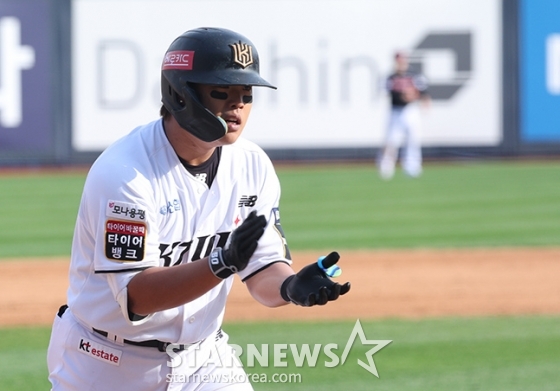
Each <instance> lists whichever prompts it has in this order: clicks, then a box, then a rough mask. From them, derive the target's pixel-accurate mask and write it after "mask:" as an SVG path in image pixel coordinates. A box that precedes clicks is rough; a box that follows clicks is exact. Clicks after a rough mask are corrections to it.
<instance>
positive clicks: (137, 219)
mask: <svg viewBox="0 0 560 391" xmlns="http://www.w3.org/2000/svg"><path fill="white" fill-rule="evenodd" d="M279 199H280V185H279V181H278V177H277V175H276V173H275V170H274V168H273V166H272V163H271V161H270V159H269V158H268V156H267V155H266V154H265V153H264V151H262V149H261V148H259V147H258V146H256V145H255V144H253V143H252V142H250V141H247V140H245V139H243V138H240V139H238V140H237V142H236V143H234V144H233V145H227V146H224V147H223V148H222V154H221V160H220V163H219V169H218V171H217V174H216V177H215V178H214V181H213V183H212V185H211V187H210V188H208V186H207V185H206V184H205V183H204V182H201V181H200V180H199V179H196V178H195V177H194V176H193V175H191V174H190V173H189V172H188V171H187V170H186V169H185V168H184V167H183V165H182V164H181V162H180V161H179V158H178V157H177V154H176V153H175V151H174V150H173V148H172V147H171V145H170V144H169V142H168V140H167V138H166V135H165V133H164V130H163V126H162V120H161V119H159V120H157V121H154V122H151V123H149V124H147V125H145V126H141V127H138V128H136V129H135V130H133V131H132V132H131V133H130V134H129V135H127V136H125V137H123V138H122V139H121V140H119V141H117V142H116V143H114V144H113V145H112V146H110V147H109V148H107V149H106V150H105V151H104V152H103V153H102V155H101V156H100V157H99V158H98V159H97V161H96V162H95V163H94V164H93V166H92V168H91V170H90V172H89V174H88V177H87V180H86V183H85V187H84V192H83V196H82V200H81V204H80V209H79V213H78V218H77V223H76V229H75V234H74V241H73V246H72V260H71V267H70V276H69V278H70V286H69V289H68V305H69V307H70V308H71V310H72V312H73V314H74V315H75V317H76V318H77V319H78V320H79V321H80V322H82V323H84V324H86V325H89V326H91V327H94V328H97V329H101V330H105V331H108V332H110V333H113V334H116V335H118V336H120V337H122V338H125V339H129V340H134V341H143V340H151V339H158V340H161V341H165V342H171V343H179V344H188V343H194V342H196V341H200V340H203V339H205V338H206V337H208V336H210V335H212V334H214V333H215V332H216V331H217V330H218V329H219V327H220V325H221V323H222V319H223V315H224V308H225V303H226V298H227V295H228V293H229V291H230V289H231V286H232V282H233V280H232V279H233V278H234V277H233V276H232V277H229V278H227V279H225V280H224V281H222V282H221V283H220V284H219V285H217V286H216V287H215V288H213V289H212V290H210V291H209V292H207V293H206V294H204V295H202V296H201V297H199V298H198V299H196V300H194V301H192V302H190V303H187V304H185V305H182V306H179V307H177V308H172V309H169V310H165V311H160V312H156V313H154V314H151V315H149V316H147V317H145V318H143V319H132V320H131V319H130V317H129V313H128V310H127V284H128V283H129V281H130V280H131V279H132V278H133V277H134V275H135V274H137V273H139V272H140V271H142V270H144V269H146V268H149V267H153V266H168V267H172V266H174V265H177V264H180V263H185V262H193V261H197V260H199V259H202V258H204V257H206V256H207V255H208V254H209V253H210V252H211V251H212V250H213V249H214V248H216V247H224V245H226V243H227V240H228V238H229V235H230V233H231V232H232V231H233V230H234V229H235V228H236V227H237V226H239V224H240V223H241V222H242V221H243V220H244V219H245V218H246V216H248V214H249V213H250V212H251V211H252V210H256V211H257V213H258V214H262V215H264V216H265V217H266V218H267V221H268V225H267V227H266V229H265V232H264V234H263V236H262V237H261V238H260V240H259V244H258V247H257V249H256V251H255V253H254V255H253V256H252V258H251V260H250V262H249V264H248V266H247V268H246V269H245V270H243V271H242V272H239V273H238V274H239V276H240V277H241V278H242V279H246V278H247V277H249V276H251V275H252V274H254V273H257V272H258V271H259V270H261V269H262V268H265V267H267V266H268V265H269V264H271V263H273V262H278V261H280V262H286V263H291V261H290V256H289V253H288V252H287V251H288V250H287V246H286V242H285V239H284V237H283V233H282V229H281V227H280V218H279V211H278V204H279ZM133 318H134V317H133Z"/></svg>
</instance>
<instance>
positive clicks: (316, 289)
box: [280, 252, 350, 307]
mask: <svg viewBox="0 0 560 391" xmlns="http://www.w3.org/2000/svg"><path fill="white" fill-rule="evenodd" d="M339 259H340V256H339V255H338V253H337V252H332V253H330V254H329V255H327V256H326V257H325V258H324V259H322V261H321V263H322V267H320V266H319V263H318V262H315V263H313V264H311V265H307V266H305V267H304V268H303V269H301V270H300V271H299V272H298V273H297V274H294V275H291V276H290V277H288V278H287V279H286V280H285V281H284V282H283V283H282V286H281V287H280V294H281V295H282V298H283V299H284V300H286V301H290V302H292V303H294V304H297V305H301V306H303V307H311V306H313V305H325V304H327V302H329V301H333V300H336V299H338V297H339V296H340V295H344V294H346V293H348V291H349V290H350V283H349V282H347V283H345V284H344V285H340V284H338V283H336V282H334V281H332V280H331V279H330V278H329V277H328V275H327V272H326V270H327V269H329V268H330V267H331V266H333V265H335V264H336V263H337V262H338V260H339Z"/></svg>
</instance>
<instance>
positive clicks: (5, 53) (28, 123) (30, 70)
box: [0, 0, 56, 156]
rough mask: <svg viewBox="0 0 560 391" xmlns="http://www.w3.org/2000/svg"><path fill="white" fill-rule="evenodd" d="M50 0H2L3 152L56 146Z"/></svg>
mask: <svg viewBox="0 0 560 391" xmlns="http://www.w3.org/2000/svg"><path fill="white" fill-rule="evenodd" d="M50 3H51V2H50V1H48V0H13V1H6V0H2V1H0V153H4V152H8V153H10V154H11V155H16V156H17V155H20V154H21V155H29V154H38V155H41V154H48V153H50V151H51V150H52V149H53V148H54V145H53V144H54V137H53V113H52V105H53V104H54V102H52V89H53V85H52V77H51V66H50V64H51V58H52V57H51V56H53V55H55V54H56V53H55V52H54V50H53V49H54V48H53V46H54V45H53V44H52V41H51V37H53V32H55V31H56V26H53V25H51V24H52V23H53V22H52V18H50V11H51V9H50V6H49V5H50Z"/></svg>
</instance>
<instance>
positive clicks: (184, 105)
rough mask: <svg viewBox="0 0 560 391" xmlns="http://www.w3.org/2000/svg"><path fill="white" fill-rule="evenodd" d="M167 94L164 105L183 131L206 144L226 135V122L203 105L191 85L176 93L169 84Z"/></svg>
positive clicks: (188, 84)
mask: <svg viewBox="0 0 560 391" xmlns="http://www.w3.org/2000/svg"><path fill="white" fill-rule="evenodd" d="M163 79H165V77H164V78H163ZM162 82H164V80H162ZM165 82H166V81H165ZM167 92H168V94H166V96H164V97H163V99H162V101H163V105H164V106H165V107H166V108H167V110H168V111H169V112H170V113H171V115H173V117H174V118H175V120H176V121H177V123H178V124H179V126H181V127H182V128H183V129H185V130H188V131H189V132H190V133H192V134H193V135H195V136H196V137H198V138H199V139H201V140H202V141H206V142H212V141H216V140H218V139H220V138H222V137H224V136H225V135H226V133H227V124H226V122H225V121H224V120H223V119H222V118H220V117H217V116H215V115H214V113H212V112H211V111H210V110H208V109H207V108H206V107H204V106H203V105H202V103H201V102H200V100H199V99H198V94H197V93H196V91H195V89H194V88H193V86H192V84H191V83H185V84H184V85H183V87H182V88H181V91H176V90H175V89H173V87H172V86H171V85H170V84H169V88H168V90H167Z"/></svg>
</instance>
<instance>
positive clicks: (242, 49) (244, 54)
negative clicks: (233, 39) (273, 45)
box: [229, 41, 253, 68]
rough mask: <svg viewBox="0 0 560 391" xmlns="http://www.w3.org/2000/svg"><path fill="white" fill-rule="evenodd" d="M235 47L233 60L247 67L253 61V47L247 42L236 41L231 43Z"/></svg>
mask: <svg viewBox="0 0 560 391" xmlns="http://www.w3.org/2000/svg"><path fill="white" fill-rule="evenodd" d="M229 46H231V48H232V49H233V62H234V63H235V64H239V65H241V66H242V67H243V68H247V67H248V66H249V65H251V64H252V63H253V48H252V47H251V45H247V44H246V43H241V41H239V43H235V44H233V45H229Z"/></svg>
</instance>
